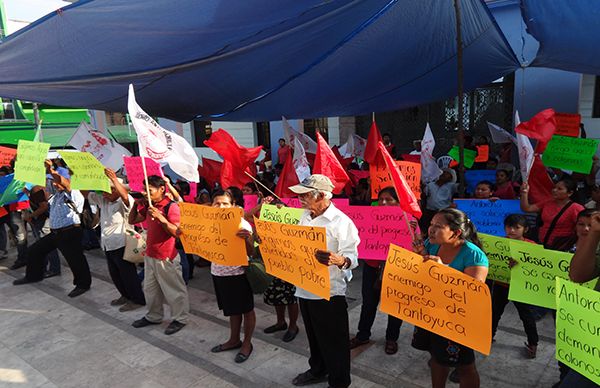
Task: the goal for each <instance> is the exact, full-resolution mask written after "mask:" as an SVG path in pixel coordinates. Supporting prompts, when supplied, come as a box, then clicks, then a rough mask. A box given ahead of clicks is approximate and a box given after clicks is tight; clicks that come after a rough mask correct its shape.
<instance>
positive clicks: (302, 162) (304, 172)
mask: <svg viewBox="0 0 600 388" xmlns="http://www.w3.org/2000/svg"><path fill="white" fill-rule="evenodd" d="M292 161H293V163H294V170H296V175H298V180H299V181H300V182H302V181H303V180H305V179H306V178H308V177H309V176H310V165H309V164H308V160H307V159H306V153H305V152H304V147H303V146H302V143H300V140H298V138H297V137H296V138H294V158H293V160H292Z"/></svg>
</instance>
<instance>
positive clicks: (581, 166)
mask: <svg viewBox="0 0 600 388" xmlns="http://www.w3.org/2000/svg"><path fill="white" fill-rule="evenodd" d="M598 142H599V141H598V140H596V139H579V138H576V137H568V136H556V135H554V136H552V139H551V140H550V141H549V142H548V146H547V147H546V150H545V151H544V153H543V154H542V162H543V163H544V166H547V167H556V168H561V169H563V170H568V171H575V172H580V173H583V174H589V173H590V171H591V170H592V163H593V159H592V157H593V156H594V154H595V153H596V150H597V149H598Z"/></svg>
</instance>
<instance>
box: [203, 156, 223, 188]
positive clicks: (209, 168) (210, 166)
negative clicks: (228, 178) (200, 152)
mask: <svg viewBox="0 0 600 388" xmlns="http://www.w3.org/2000/svg"><path fill="white" fill-rule="evenodd" d="M222 166H223V163H221V162H219V161H217V160H212V159H206V158H204V157H202V166H198V174H200V176H201V177H203V178H204V179H206V181H207V182H208V184H209V185H211V186H213V187H214V185H215V183H216V182H218V181H219V179H220V177H221V167H222Z"/></svg>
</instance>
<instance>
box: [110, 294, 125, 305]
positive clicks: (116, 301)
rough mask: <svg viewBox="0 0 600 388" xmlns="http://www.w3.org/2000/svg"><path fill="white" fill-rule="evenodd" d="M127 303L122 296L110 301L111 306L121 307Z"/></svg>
mask: <svg viewBox="0 0 600 388" xmlns="http://www.w3.org/2000/svg"><path fill="white" fill-rule="evenodd" d="M127 302H128V300H127V298H126V297H124V296H121V297H119V298H118V299H114V300H111V301H110V305H111V306H121V305H124V304H125V303H127Z"/></svg>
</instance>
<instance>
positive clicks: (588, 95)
mask: <svg viewBox="0 0 600 388" xmlns="http://www.w3.org/2000/svg"><path fill="white" fill-rule="evenodd" d="M595 87H596V76H595V75H588V74H585V75H583V77H582V78H581V90H580V92H579V114H581V122H582V123H583V124H584V125H585V131H586V133H587V136H588V137H589V138H594V139H600V118H593V117H592V109H593V104H594V99H597V98H600V96H596V95H594V89H595Z"/></svg>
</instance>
